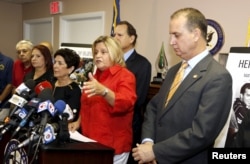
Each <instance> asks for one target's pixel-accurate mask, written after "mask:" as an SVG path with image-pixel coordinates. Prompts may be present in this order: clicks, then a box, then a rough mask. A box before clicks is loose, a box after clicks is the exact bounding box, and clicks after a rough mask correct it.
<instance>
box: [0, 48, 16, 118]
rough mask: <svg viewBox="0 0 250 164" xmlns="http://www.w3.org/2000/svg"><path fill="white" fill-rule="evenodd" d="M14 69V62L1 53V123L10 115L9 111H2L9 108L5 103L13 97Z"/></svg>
mask: <svg viewBox="0 0 250 164" xmlns="http://www.w3.org/2000/svg"><path fill="white" fill-rule="evenodd" d="M12 68H13V60H12V59H11V58H10V57H8V56H5V55H4V54H2V53H1V52H0V121H2V119H3V118H2V117H5V116H7V115H8V113H9V110H5V109H3V110H2V108H8V105H7V104H5V102H6V101H8V99H9V98H10V96H11V91H12V84H11V83H12Z"/></svg>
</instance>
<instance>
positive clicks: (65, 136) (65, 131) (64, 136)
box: [58, 113, 70, 143]
mask: <svg viewBox="0 0 250 164" xmlns="http://www.w3.org/2000/svg"><path fill="white" fill-rule="evenodd" d="M59 126H60V128H59V129H60V130H59V134H58V140H59V142H60V143H65V142H69V141H70V134H69V128H68V113H63V114H62V120H60V121H59Z"/></svg>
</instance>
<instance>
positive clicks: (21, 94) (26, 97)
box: [20, 91, 30, 100]
mask: <svg viewBox="0 0 250 164" xmlns="http://www.w3.org/2000/svg"><path fill="white" fill-rule="evenodd" d="M20 96H21V97H23V98H24V99H26V100H28V99H29V96H30V94H29V92H28V91H22V92H21V93H20Z"/></svg>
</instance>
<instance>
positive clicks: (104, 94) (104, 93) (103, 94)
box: [102, 88, 109, 97]
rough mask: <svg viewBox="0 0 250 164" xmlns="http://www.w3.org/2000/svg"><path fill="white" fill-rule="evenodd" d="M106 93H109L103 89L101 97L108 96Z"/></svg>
mask: <svg viewBox="0 0 250 164" xmlns="http://www.w3.org/2000/svg"><path fill="white" fill-rule="evenodd" d="M108 92H109V91H108V89H107V88H105V89H104V91H103V93H102V96H103V97H105V96H106V95H107V94H108Z"/></svg>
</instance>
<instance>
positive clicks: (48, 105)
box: [37, 88, 57, 135]
mask: <svg viewBox="0 0 250 164" xmlns="http://www.w3.org/2000/svg"><path fill="white" fill-rule="evenodd" d="M41 95H42V97H46V100H45V101H43V102H41V103H39V106H38V110H37V113H41V115H42V118H41V122H40V128H39V130H38V133H39V134H40V135H42V133H43V131H44V128H45V125H46V123H47V121H48V117H49V116H50V115H51V116H55V114H56V113H57V111H56V109H55V107H54V105H53V101H54V98H53V96H52V90H51V89H50V88H45V89H43V90H42V92H41Z"/></svg>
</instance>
